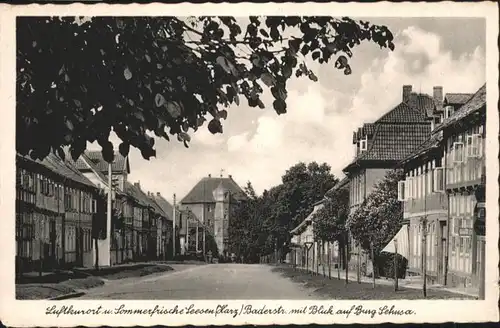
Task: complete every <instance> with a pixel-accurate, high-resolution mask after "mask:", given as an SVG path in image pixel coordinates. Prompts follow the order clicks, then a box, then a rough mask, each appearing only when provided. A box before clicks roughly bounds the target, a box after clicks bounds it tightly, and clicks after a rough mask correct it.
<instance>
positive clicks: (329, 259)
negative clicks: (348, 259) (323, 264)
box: [326, 242, 332, 279]
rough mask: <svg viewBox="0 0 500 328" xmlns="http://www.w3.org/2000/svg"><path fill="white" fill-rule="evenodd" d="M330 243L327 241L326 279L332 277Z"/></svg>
mask: <svg viewBox="0 0 500 328" xmlns="http://www.w3.org/2000/svg"><path fill="white" fill-rule="evenodd" d="M331 246H332V245H331V243H330V242H328V248H327V255H326V256H327V262H328V279H332V260H331V257H332V251H331Z"/></svg>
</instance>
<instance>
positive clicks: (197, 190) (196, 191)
mask: <svg viewBox="0 0 500 328" xmlns="http://www.w3.org/2000/svg"><path fill="white" fill-rule="evenodd" d="M219 186H221V187H222V188H224V189H225V190H227V191H228V192H230V194H231V196H232V197H234V198H235V199H236V200H244V199H246V198H247V197H246V195H245V193H244V192H243V190H242V189H241V187H240V186H238V184H237V183H236V182H235V181H234V180H233V179H232V178H225V177H220V178H214V177H205V178H202V179H201V180H200V181H199V182H198V183H197V184H196V185H195V186H194V187H193V189H191V191H190V192H189V193H188V194H187V195H186V196H185V197H184V198H183V199H182V201H181V203H182V204H197V203H214V202H215V199H214V196H213V191H214V190H215V189H217V187H219Z"/></svg>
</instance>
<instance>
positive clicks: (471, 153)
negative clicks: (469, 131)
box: [466, 133, 483, 158]
mask: <svg viewBox="0 0 500 328" xmlns="http://www.w3.org/2000/svg"><path fill="white" fill-rule="evenodd" d="M466 151H467V157H476V158H478V157H482V156H483V137H482V135H481V134H478V133H477V134H473V135H469V136H467V139H466Z"/></svg>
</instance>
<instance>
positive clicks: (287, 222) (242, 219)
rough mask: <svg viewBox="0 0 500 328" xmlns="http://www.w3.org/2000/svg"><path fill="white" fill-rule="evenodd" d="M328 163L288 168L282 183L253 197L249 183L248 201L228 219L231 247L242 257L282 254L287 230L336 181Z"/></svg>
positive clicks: (296, 223) (302, 218) (309, 210)
mask: <svg viewBox="0 0 500 328" xmlns="http://www.w3.org/2000/svg"><path fill="white" fill-rule="evenodd" d="M330 170H331V168H330V166H329V165H328V164H326V163H323V164H321V165H319V164H318V163H316V162H312V163H309V164H308V165H306V164H305V163H298V164H296V165H294V166H292V167H291V168H290V169H288V170H287V171H286V172H285V174H284V175H283V177H282V183H281V184H279V185H277V186H274V187H272V188H270V189H269V190H265V191H264V192H263V193H262V195H261V196H257V195H256V194H255V191H254V190H253V187H252V185H251V183H248V185H247V186H246V188H245V192H246V193H247V195H248V196H249V200H248V201H247V202H245V203H242V204H240V206H239V207H238V208H237V209H236V211H235V214H234V216H233V217H234V220H230V223H229V224H230V233H229V236H230V237H229V238H230V244H231V247H232V248H233V249H234V250H236V251H237V252H236V253H238V252H240V253H239V254H242V255H243V256H244V257H245V258H247V259H248V258H254V257H255V256H258V255H259V254H261V255H264V254H270V253H272V252H273V251H274V250H275V248H277V250H278V251H279V252H280V253H281V254H285V253H286V251H287V245H288V242H289V240H290V236H289V231H290V230H292V229H293V228H295V226H297V225H298V224H299V223H300V222H302V221H303V220H304V219H305V218H306V217H307V216H308V215H309V213H311V211H312V210H313V204H314V203H316V202H318V201H319V200H321V199H322V198H323V196H324V195H325V193H326V192H327V191H328V190H329V189H331V188H332V187H333V186H334V185H335V184H336V183H337V181H338V179H337V178H335V176H334V175H333V174H332V173H331V172H330Z"/></svg>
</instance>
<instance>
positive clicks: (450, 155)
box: [437, 85, 486, 288]
mask: <svg viewBox="0 0 500 328" xmlns="http://www.w3.org/2000/svg"><path fill="white" fill-rule="evenodd" d="M445 108H446V107H445ZM448 110H449V111H452V114H450V115H449V116H448V117H447V118H446V119H445V120H444V121H443V123H442V124H441V125H440V126H438V127H437V129H438V130H439V131H442V133H443V140H444V149H445V153H444V157H445V167H446V175H445V177H446V192H447V194H448V207H449V216H448V226H449V228H448V231H449V241H448V247H449V250H448V270H447V282H448V284H449V285H459V286H466V287H467V286H470V287H473V288H476V287H479V284H480V282H481V281H483V282H484V276H482V275H483V274H484V272H483V273H481V267H482V266H483V265H484V260H482V259H483V258H484V250H485V237H484V221H483V222H482V224H481V222H479V221H480V220H484V213H483V216H481V212H482V211H481V210H483V211H484V209H485V206H484V203H485V186H486V168H485V137H486V85H483V86H482V87H481V88H480V89H479V90H478V91H477V92H476V93H475V94H474V95H473V96H472V97H471V98H470V99H469V100H468V101H467V102H466V103H465V104H464V105H462V106H461V107H459V108H458V109H452V108H450V107H448ZM478 215H479V217H478ZM481 225H482V227H483V228H480V226H481Z"/></svg>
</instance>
